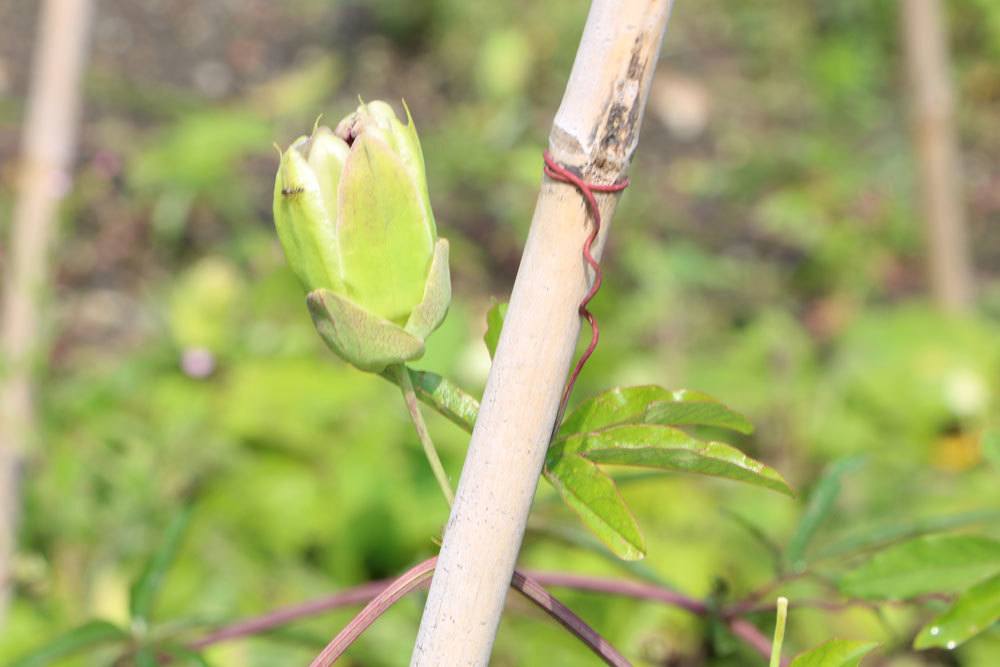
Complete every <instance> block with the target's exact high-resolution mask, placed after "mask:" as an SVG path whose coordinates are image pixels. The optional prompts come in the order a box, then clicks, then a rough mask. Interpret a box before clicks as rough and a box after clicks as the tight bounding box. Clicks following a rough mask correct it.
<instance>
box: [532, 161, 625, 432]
mask: <svg viewBox="0 0 1000 667" xmlns="http://www.w3.org/2000/svg"><path fill="white" fill-rule="evenodd" d="M542 158H543V159H544V160H545V167H544V171H545V175H546V176H548V177H549V178H551V179H552V180H554V181H561V182H563V183H569V184H570V185H572V186H574V187H575V188H576V189H577V190H579V191H580V194H581V195H583V198H584V200H585V201H586V202H587V208H588V209H589V210H590V216H591V218H593V220H594V225H593V228H592V229H591V230H590V235H589V236H587V239H586V240H585V241H584V242H583V259H584V261H586V262H587V264H589V265H590V268H591V269H592V270H593V272H594V280H593V282H591V283H590V289H588V290H587V293H586V294H585V295H584V296H583V301H581V302H580V307H579V312H580V317H582V318H583V319H585V320H587V322H589V323H590V344H589V345H588V346H587V349H586V350H584V351H583V354H581V355H580V359H579V360H577V362H576V367H575V368H573V372H572V373H570V376H569V380H567V381H566V388H565V389H564V390H563V396H562V401H561V402H560V403H559V412H558V413H557V416H556V423H555V428H556V429H558V428H559V422H560V421H562V416H563V413H564V412H565V411H566V404H567V403H568V402H569V396H570V394H571V393H572V392H573V385H575V384H576V380H577V378H578V377H580V372H581V371H582V370H583V366H584V364H586V363H587V360H588V359H590V355H592V354H593V353H594V349H596V348H597V342H598V341H599V340H600V338H601V331H600V328H599V327H598V326H597V319H596V318H595V317H594V314H593V313H591V312H590V310H588V309H587V304H589V303H590V301H591V299H593V298H594V295H596V294H597V291H598V290H599V289H601V281H602V279H603V274H602V272H601V265H600V264H599V263H598V262H597V260H596V259H594V255H593V253H592V252H591V247H592V246H593V245H594V241H595V240H596V239H597V235H598V234H600V233H601V209H600V207H598V205H597V198H596V197H595V196H594V193H595V192H621V191H622V190H624V189H625V188H627V187H628V179H627V178H626V179H625V180H623V181H621V182H619V183H612V184H610V185H600V184H597V183H587V182H586V181H584V180H583V179H582V178H580V177H579V176H578V175H576V174H574V173H573V172H572V171H570V170H569V169H567V168H566V167H564V166H562V165H561V164H559V163H558V162H556V161H555V159H554V158H553V157H552V155H551V154H550V153H549V152H548V151H545V152H544V153H542Z"/></svg>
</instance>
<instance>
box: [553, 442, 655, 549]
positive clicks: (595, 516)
mask: <svg viewBox="0 0 1000 667" xmlns="http://www.w3.org/2000/svg"><path fill="white" fill-rule="evenodd" d="M544 474H545V478H546V479H547V480H549V482H550V483H551V484H552V486H554V487H555V488H556V490H557V491H558V492H559V495H560V496H562V499H563V501H564V502H565V503H566V504H567V505H568V506H569V507H570V509H572V510H573V511H574V512H576V514H577V515H578V516H579V517H580V520H581V521H583V523H584V525H585V526H586V527H587V528H588V529H590V531H591V532H592V533H593V534H594V535H595V536H596V537H597V538H598V539H600V540H601V541H602V542H603V543H604V544H605V545H607V547H608V548H609V549H611V551H612V552H613V553H614V554H615V555H616V556H618V557H619V558H621V559H622V560H639V559H641V558H643V557H644V556H645V555H646V541H645V539H644V538H643V536H642V533H641V532H640V531H639V525H638V524H637V523H636V520H635V517H634V516H632V512H631V511H630V510H629V508H628V506H627V505H626V504H625V501H624V499H623V498H622V497H621V494H620V493H619V492H618V487H617V486H616V485H615V482H614V480H613V479H611V478H610V477H608V476H607V475H606V474H604V472H602V471H601V469H600V468H598V467H597V466H596V465H595V464H593V463H591V462H590V461H588V460H586V459H584V458H582V457H581V456H579V455H577V454H575V453H574V452H572V451H567V450H566V449H565V448H564V447H562V446H556V447H554V448H553V449H552V450H550V452H549V456H548V459H547V461H546V465H545V471H544Z"/></svg>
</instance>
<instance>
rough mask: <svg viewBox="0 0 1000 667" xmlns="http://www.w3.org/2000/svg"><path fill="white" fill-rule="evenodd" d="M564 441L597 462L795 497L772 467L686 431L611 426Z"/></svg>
mask: <svg viewBox="0 0 1000 667" xmlns="http://www.w3.org/2000/svg"><path fill="white" fill-rule="evenodd" d="M567 441H579V444H578V445H574V447H575V448H577V449H579V451H580V453H581V454H582V455H583V456H585V457H587V458H588V459H590V460H591V461H593V462H595V463H605V464H614V465H628V466H638V467H643V468H656V469H658V470H671V471H676V472H693V473H698V474H701V475H710V476H712V477H722V478H725V479H731V480H735V481H739V482H747V483H749V484H754V485H756V486H762V487H764V488H767V489H771V490H773V491H778V492H780V493H784V494H786V495H789V496H793V495H795V492H794V491H792V488H791V487H790V486H789V485H788V482H786V481H785V480H784V478H783V477H782V476H781V475H780V474H779V473H778V472H777V471H776V470H774V469H773V468H770V467H768V466H766V465H764V464H763V463H760V462H759V461H755V460H754V459H751V458H750V457H748V456H746V455H745V454H743V453H742V452H741V451H739V450H738V449H736V448H735V447H731V446H730V445H727V444H725V443H722V442H703V441H701V440H698V439H697V438H694V437H692V436H690V435H688V434H687V433H685V432H684V431H680V430H678V429H675V428H670V427H669V426H659V425H657V424H626V425H623V426H612V427H611V428H607V429H604V430H602V431H594V432H593V433H588V434H586V435H581V436H573V437H572V438H569V439H568V440H567Z"/></svg>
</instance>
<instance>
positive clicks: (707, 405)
mask: <svg viewBox="0 0 1000 667" xmlns="http://www.w3.org/2000/svg"><path fill="white" fill-rule="evenodd" d="M671 393H672V394H673V400H670V401H656V402H653V403H651V404H650V405H649V406H648V407H647V408H646V413H645V415H644V416H643V421H644V422H646V423H647V424H663V425H665V426H715V427H717V428H724V429H729V430H730V431H736V432H737V433H744V434H749V433H753V424H751V423H750V420H748V419H747V418H746V417H744V416H743V415H741V414H740V413H738V412H736V411H734V410H732V409H730V408H729V407H728V406H726V405H725V404H723V403H720V402H719V401H717V400H715V399H714V398H712V397H711V396H709V395H708V394H705V393H702V392H700V391H693V390H691V389H676V390H674V391H673V392H671Z"/></svg>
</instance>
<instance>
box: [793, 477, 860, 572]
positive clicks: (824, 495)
mask: <svg viewBox="0 0 1000 667" xmlns="http://www.w3.org/2000/svg"><path fill="white" fill-rule="evenodd" d="M860 464H861V459H860V458H850V459H844V460H842V461H837V462H836V463H834V464H832V465H830V466H829V467H828V468H827V469H826V470H825V471H824V472H823V475H822V476H821V477H820V479H819V482H817V484H816V487H815V488H814V489H813V491H812V493H810V494H809V503H808V504H807V505H806V511H805V512H804V513H803V514H802V518H801V519H799V524H798V526H796V528H795V532H794V533H793V534H792V538H791V539H790V540H789V541H788V549H787V551H786V552H785V558H786V560H787V562H788V564H789V565H790V566H791V567H792V569H793V570H801V569H803V568H804V567H805V553H806V548H807V547H808V546H809V542H810V541H811V540H812V538H813V536H814V535H815V534H816V530H817V529H818V528H819V527H820V525H822V523H823V522H824V521H825V520H826V518H827V517H828V516H829V515H830V511H831V510H832V509H833V506H834V503H835V502H836V500H837V496H839V495H840V479H841V477H843V476H844V475H845V474H847V473H848V472H850V471H852V470H854V469H856V468H857V467H858V466H859V465H860Z"/></svg>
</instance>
